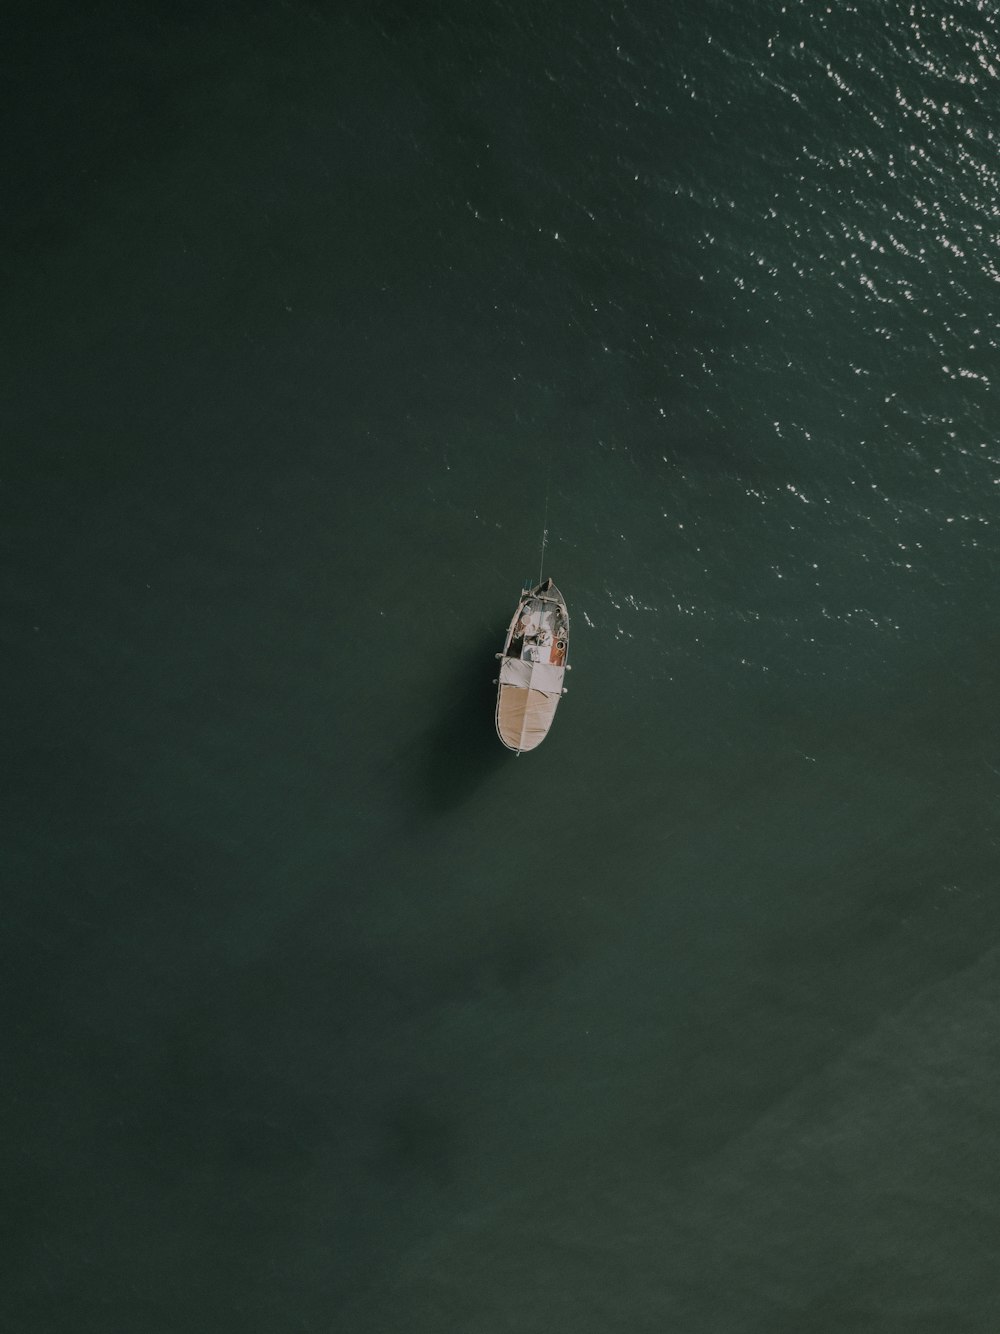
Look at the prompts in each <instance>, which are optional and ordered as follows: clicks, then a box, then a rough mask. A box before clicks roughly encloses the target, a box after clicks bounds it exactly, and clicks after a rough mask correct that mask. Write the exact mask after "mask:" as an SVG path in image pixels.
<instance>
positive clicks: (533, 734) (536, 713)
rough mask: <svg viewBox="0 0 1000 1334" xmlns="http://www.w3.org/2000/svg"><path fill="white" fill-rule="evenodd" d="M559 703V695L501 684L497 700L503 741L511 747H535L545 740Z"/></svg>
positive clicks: (499, 730) (517, 748)
mask: <svg viewBox="0 0 1000 1334" xmlns="http://www.w3.org/2000/svg"><path fill="white" fill-rule="evenodd" d="M558 703H559V696H558V695H546V694H543V693H542V691H541V690H525V689H524V688H523V687H521V686H505V685H501V687H500V695H499V698H498V699H497V731H498V732H499V733H500V739H501V741H503V743H504V745H506V746H510V748H511V750H534V748H535V747H536V746H537V745H539V744H540V743H541V742H542V741H543V740H544V739H545V734H546V732H547V731H548V730H549V727H550V725H551V723H552V717H553V715H554V714H555V711H556V705H557V704H558Z"/></svg>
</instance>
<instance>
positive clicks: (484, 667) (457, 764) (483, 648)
mask: <svg viewBox="0 0 1000 1334" xmlns="http://www.w3.org/2000/svg"><path fill="white" fill-rule="evenodd" d="M495 652H496V636H495V635H493V636H491V637H490V638H489V639H486V638H483V639H480V640H476V641H474V642H473V643H471V644H470V645H469V646H468V647H467V649H466V650H465V651H464V652H460V653H458V654H457V655H456V657H455V659H454V670H453V671H452V672H451V674H450V675H449V677H448V680H447V682H446V684H445V687H444V689H443V690H442V692H441V694H440V696H439V697H438V700H437V707H438V721H437V722H436V723H434V724H433V725H432V727H431V729H430V731H429V732H428V734H427V737H426V748H427V750H426V756H425V757H424V759H423V761H422V763H421V765H420V766H419V771H418V781H417V787H418V799H419V801H420V804H421V805H422V806H424V807H426V808H427V809H428V810H430V811H432V812H438V813H440V812H444V811H448V810H451V809H452V808H453V807H455V806H458V805H461V803H462V802H464V801H467V800H468V799H469V798H470V797H472V796H474V795H475V793H476V791H477V789H478V788H479V787H480V785H481V784H482V783H483V782H484V781H485V780H486V779H487V778H488V777H489V776H490V775H491V774H492V773H494V772H495V771H496V770H498V769H499V768H500V767H501V765H503V764H504V763H505V762H506V761H507V760H509V759H511V758H513V757H512V756H511V755H510V754H509V753H508V752H507V751H506V750H505V749H504V747H503V746H502V744H501V742H500V738H499V737H498V736H497V734H496V726H495V723H494V715H495V711H496V686H495V685H493V684H492V682H493V679H494V678H495V676H496V672H497V668H498V666H499V664H498V663H497V661H496V659H495V657H494V653H495Z"/></svg>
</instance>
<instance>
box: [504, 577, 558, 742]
mask: <svg viewBox="0 0 1000 1334" xmlns="http://www.w3.org/2000/svg"><path fill="white" fill-rule="evenodd" d="M568 653H569V612H568V611H567V610H566V603H565V600H564V599H563V595H562V594H561V593H560V592H559V589H558V588H556V586H555V584H554V583H553V582H552V580H551V579H546V580H544V581H543V582H542V583H539V584H538V585H537V587H535V588H526V589H523V590H522V592H521V599H520V602H519V603H518V607H517V611H516V612H515V613H514V619H513V620H512V621H511V623H510V626H509V627H508V629H507V639H506V642H505V643H504V646H503V652H502V653H498V654H497V657H498V658H499V659H500V675H499V676H498V677H497V681H496V684H497V686H498V687H499V689H498V690H497V735H498V736H499V738H500V740H501V741H502V742H503V744H504V745H505V746H506V747H507V749H508V750H513V751H516V752H517V753H518V755H520V753H521V751H522V750H534V749H535V747H536V746H540V745H541V743H542V742H543V741H544V740H545V738H546V736H547V735H548V731H549V728H550V727H551V726H552V719H553V718H554V717H555V714H556V706H557V705H558V703H559V701H560V699H562V697H563V695H564V694H565V693H566V691H565V688H564V686H563V677H564V675H565V674H566V672H568V671H569V664H568V663H567V661H566V657H567V654H568Z"/></svg>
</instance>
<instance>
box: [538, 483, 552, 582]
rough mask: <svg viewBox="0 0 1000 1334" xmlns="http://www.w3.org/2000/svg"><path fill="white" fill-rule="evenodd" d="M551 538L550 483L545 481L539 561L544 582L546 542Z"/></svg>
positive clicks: (539, 571)
mask: <svg viewBox="0 0 1000 1334" xmlns="http://www.w3.org/2000/svg"><path fill="white" fill-rule="evenodd" d="M548 538H549V483H548V480H547V479H546V482H545V518H544V519H543V520H542V554H541V558H540V559H539V562H538V582H539V583H541V582H542V572H543V569H544V566H545V543H546V542H547V541H548Z"/></svg>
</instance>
